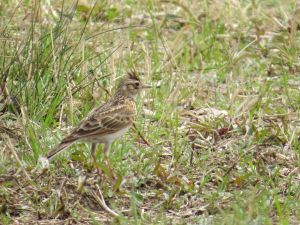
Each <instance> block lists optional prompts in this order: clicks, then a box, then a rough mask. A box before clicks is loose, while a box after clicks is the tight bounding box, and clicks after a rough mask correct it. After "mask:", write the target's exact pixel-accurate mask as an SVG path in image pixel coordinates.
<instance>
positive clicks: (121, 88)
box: [46, 71, 151, 178]
mask: <svg viewBox="0 0 300 225" xmlns="http://www.w3.org/2000/svg"><path fill="white" fill-rule="evenodd" d="M144 88H151V86H149V85H144V84H143V83H142V82H141V81H140V79H139V77H138V76H137V74H136V72H135V71H132V72H128V77H124V78H122V80H121V81H120V83H119V85H118V86H117V90H116V93H115V94H114V96H113V97H112V98H111V99H110V100H109V101H107V102H106V103H104V104H103V105H100V106H98V107H96V108H94V109H93V110H92V111H91V112H90V113H89V114H88V115H87V116H86V117H85V118H84V119H83V120H81V121H80V122H79V124H78V125H77V126H76V127H75V128H74V129H73V130H72V131H71V133H70V134H69V135H68V136H67V137H65V138H64V139H63V140H62V141H61V143H60V144H59V145H57V146H56V147H55V148H53V149H52V150H51V151H50V152H49V153H48V154H47V155H46V158H47V159H50V158H52V157H53V156H55V155H56V154H57V153H59V152H60V151H62V150H63V149H65V148H67V147H68V146H69V145H71V144H72V143H74V142H90V143H92V147H91V153H92V156H93V159H94V161H95V162H96V157H95V153H96V146H97V144H98V143H104V157H105V159H106V161H107V164H108V166H109V169H110V172H111V175H112V177H113V178H114V173H113V170H112V167H111V165H110V163H109V160H108V156H109V150H110V147H111V144H112V142H113V141H114V140H116V139H117V138H119V137H121V136H122V135H124V134H125V133H126V131H128V130H129V128H130V127H131V125H132V123H133V121H134V119H135V117H136V107H135V98H136V97H137V95H138V94H139V92H140V91H141V90H142V89H144Z"/></svg>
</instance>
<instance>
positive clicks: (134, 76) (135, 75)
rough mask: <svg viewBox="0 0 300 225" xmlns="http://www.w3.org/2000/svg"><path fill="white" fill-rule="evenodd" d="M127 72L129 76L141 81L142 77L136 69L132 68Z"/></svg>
mask: <svg viewBox="0 0 300 225" xmlns="http://www.w3.org/2000/svg"><path fill="white" fill-rule="evenodd" d="M127 74H128V76H129V78H130V79H133V80H138V81H140V78H139V77H138V75H137V73H136V71H135V70H134V69H133V70H131V71H128V72H127Z"/></svg>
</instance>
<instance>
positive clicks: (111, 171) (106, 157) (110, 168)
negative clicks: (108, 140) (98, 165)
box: [104, 156, 116, 180]
mask: <svg viewBox="0 0 300 225" xmlns="http://www.w3.org/2000/svg"><path fill="white" fill-rule="evenodd" d="M104 157H105V159H106V162H107V164H108V167H109V170H110V173H111V177H112V178H113V179H114V180H115V179H116V178H115V175H114V172H113V170H112V167H111V165H110V163H109V160H108V156H104Z"/></svg>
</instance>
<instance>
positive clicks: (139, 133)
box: [132, 123, 152, 147]
mask: <svg viewBox="0 0 300 225" xmlns="http://www.w3.org/2000/svg"><path fill="white" fill-rule="evenodd" d="M132 126H133V127H134V129H135V131H136V132H137V133H138V135H139V136H140V138H142V140H143V141H144V142H145V143H146V144H147V145H148V146H149V147H151V146H152V145H151V143H150V142H149V141H147V140H146V138H144V137H143V135H142V134H141V132H139V131H138V129H137V128H136V125H135V123H133V124H132Z"/></svg>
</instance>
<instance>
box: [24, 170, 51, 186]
mask: <svg viewBox="0 0 300 225" xmlns="http://www.w3.org/2000/svg"><path fill="white" fill-rule="evenodd" d="M47 171H48V168H45V169H43V171H42V172H41V174H39V175H38V176H37V177H36V178H34V180H33V182H36V180H37V179H38V178H40V177H41V176H42V175H43V174H44V173H46V172H47ZM28 184H29V182H27V183H26V184H24V186H23V187H22V188H25V187H26V186H27V185H28Z"/></svg>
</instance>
